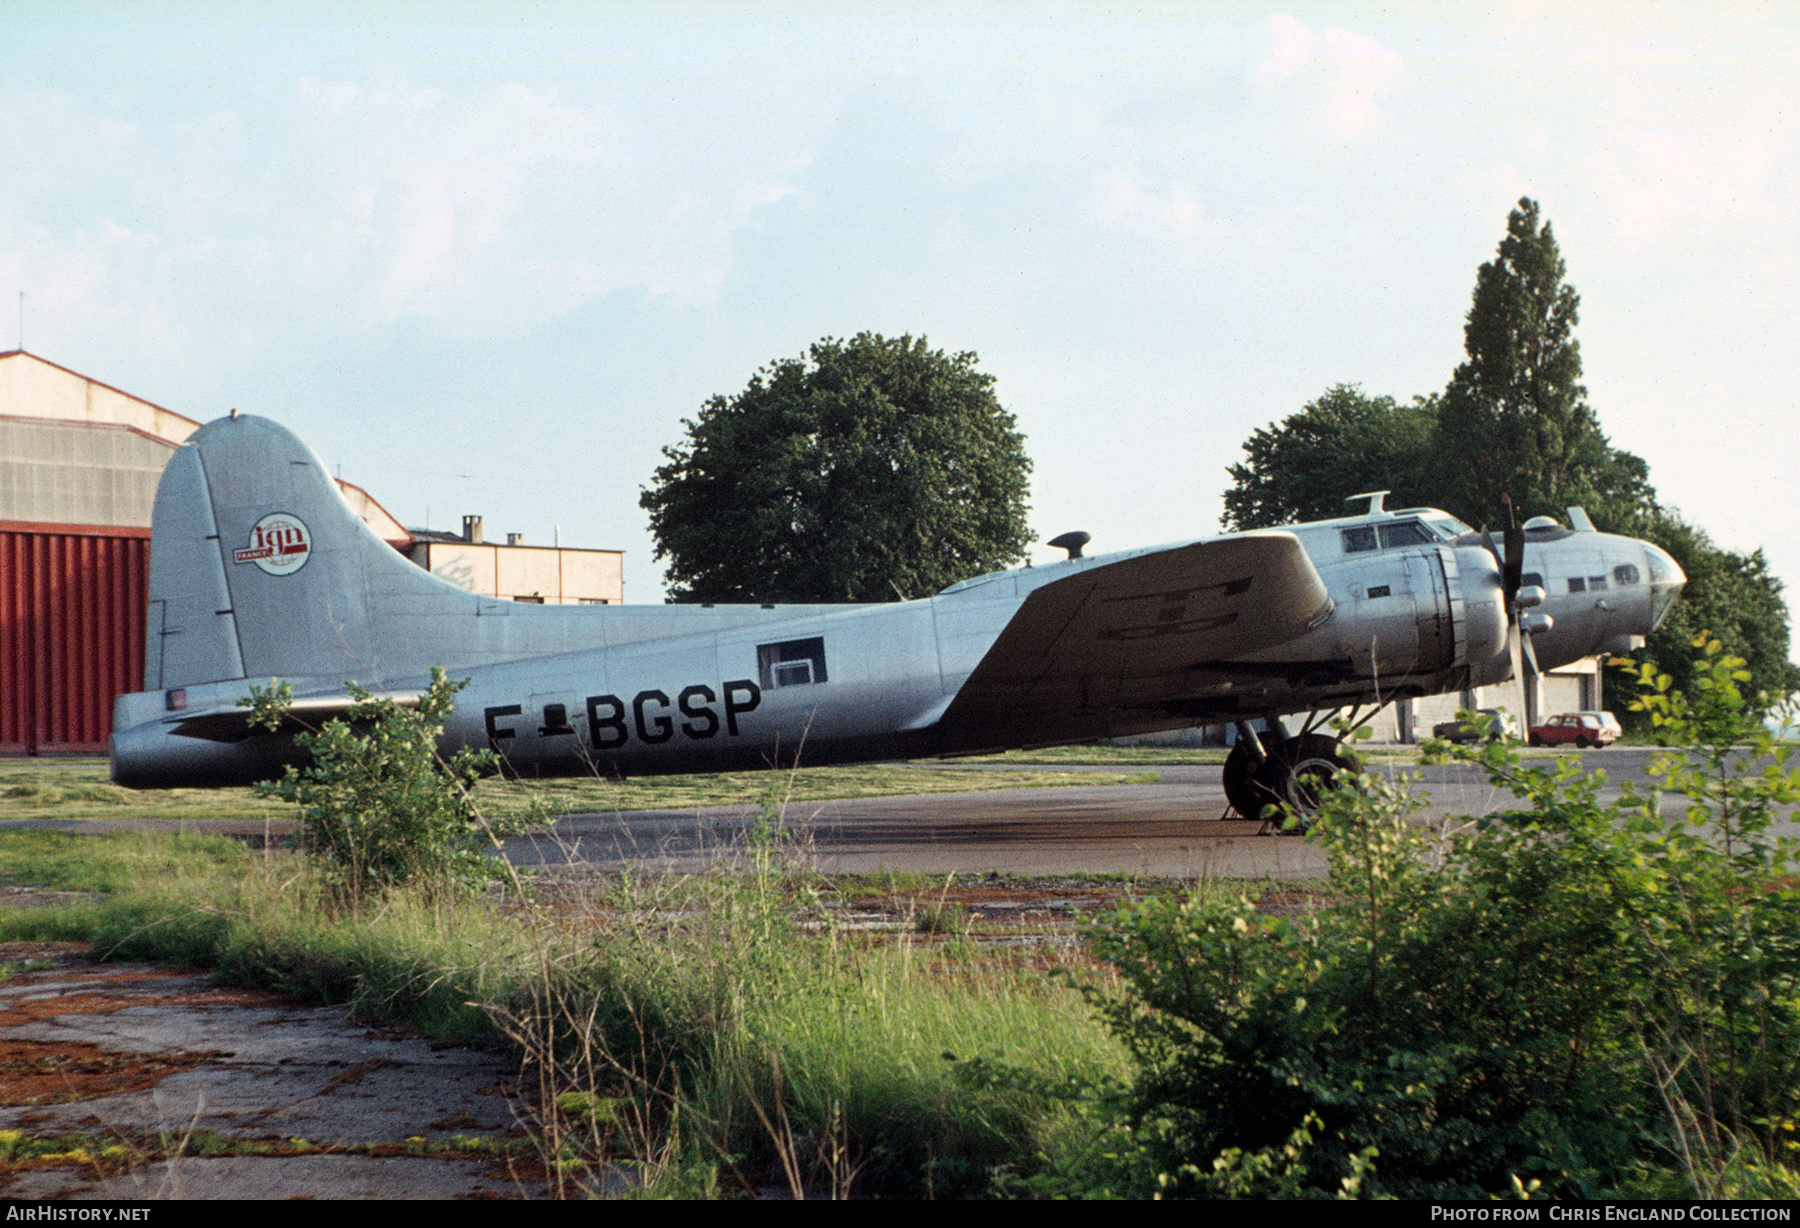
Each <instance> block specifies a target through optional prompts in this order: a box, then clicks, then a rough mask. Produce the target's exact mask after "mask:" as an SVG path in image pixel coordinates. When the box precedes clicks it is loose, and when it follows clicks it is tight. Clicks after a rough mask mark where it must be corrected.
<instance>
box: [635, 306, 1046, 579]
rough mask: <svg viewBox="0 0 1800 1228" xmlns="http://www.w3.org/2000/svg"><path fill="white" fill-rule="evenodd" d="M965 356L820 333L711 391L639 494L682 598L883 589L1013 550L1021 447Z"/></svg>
mask: <svg viewBox="0 0 1800 1228" xmlns="http://www.w3.org/2000/svg"><path fill="white" fill-rule="evenodd" d="M976 362H977V358H976V355H975V354H973V353H961V354H955V355H947V354H945V353H944V352H943V351H942V350H933V349H931V348H930V347H929V346H928V345H927V344H926V341H925V338H923V337H917V338H915V337H911V336H904V337H899V338H894V339H889V338H886V337H881V336H877V335H876V334H874V333H862V334H859V335H858V336H856V337H854V338H852V339H851V340H849V341H839V340H836V339H833V338H826V339H825V340H822V341H820V342H818V343H816V344H814V345H813V346H811V347H810V348H809V350H808V351H807V354H806V355H805V356H804V357H801V358H789V359H782V360H780V361H777V362H775V363H772V364H771V365H770V366H768V367H767V368H765V369H764V370H762V371H759V372H757V373H756V375H755V376H753V377H752V378H751V380H750V384H749V386H748V387H747V388H745V389H744V390H743V391H742V392H740V393H738V394H737V395H736V396H733V397H729V398H728V397H724V396H715V397H713V398H712V399H711V400H709V401H707V403H706V405H705V407H704V408H703V409H702V410H701V411H700V416H699V417H698V418H697V419H692V420H688V421H686V422H685V423H684V425H685V426H686V428H687V439H686V440H685V442H684V443H682V444H681V445H680V446H678V447H672V448H665V449H663V455H664V456H665V457H666V458H667V459H668V463H667V464H665V465H662V466H661V467H659V468H658V469H657V470H656V476H655V480H654V481H653V482H652V483H651V484H650V486H649V487H648V488H646V489H645V491H644V493H643V496H642V498H641V499H640V500H639V503H640V505H641V506H642V507H643V508H644V509H645V510H646V511H648V512H649V513H650V527H651V531H652V532H653V533H654V534H655V535H656V543H657V545H656V557H657V558H658V559H667V560H668V570H667V572H666V576H667V579H668V582H669V593H670V599H671V600H675V601H721V602H723V601H791V602H835V601H891V600H893V599H894V598H895V597H896V596H899V595H904V596H907V597H919V596H923V595H925V594H928V593H932V592H935V591H937V590H938V589H940V588H943V587H944V586H945V585H948V584H953V583H955V582H956V581H958V580H964V579H967V578H968V577H970V576H973V575H978V574H980V573H981V572H984V571H992V570H994V569H996V568H999V567H1004V566H1006V565H1008V564H1009V563H1012V562H1014V561H1016V560H1017V559H1018V558H1019V557H1021V556H1022V555H1023V553H1024V550H1025V547H1026V545H1027V544H1028V543H1029V541H1030V540H1031V538H1030V531H1029V529H1028V528H1027V527H1026V523H1025V513H1026V504H1025V494H1026V486H1027V479H1028V475H1029V474H1030V472H1031V461H1030V458H1028V457H1027V456H1026V455H1025V439H1024V436H1022V435H1021V434H1020V433H1019V432H1018V431H1017V430H1016V429H1015V421H1014V418H1013V416H1012V415H1011V414H1010V413H1008V412H1006V410H1005V409H1003V408H1001V405H1000V403H999V401H998V400H996V399H995V397H994V391H993V384H994V378H993V376H991V375H986V374H983V373H982V372H980V371H978V370H977V369H976V366H975V364H976Z"/></svg>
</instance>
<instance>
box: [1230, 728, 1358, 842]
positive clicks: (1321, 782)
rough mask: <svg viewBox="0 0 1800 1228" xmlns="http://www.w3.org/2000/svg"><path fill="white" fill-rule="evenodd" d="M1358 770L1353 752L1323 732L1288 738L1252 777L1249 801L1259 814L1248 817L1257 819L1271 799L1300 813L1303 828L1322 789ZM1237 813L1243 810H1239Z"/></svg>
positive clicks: (1317, 802) (1300, 827) (1271, 753)
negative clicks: (1251, 792) (1251, 799)
mask: <svg viewBox="0 0 1800 1228" xmlns="http://www.w3.org/2000/svg"><path fill="white" fill-rule="evenodd" d="M1361 770H1362V764H1361V763H1360V762H1359V761H1358V760H1357V758H1356V756H1355V754H1353V753H1352V752H1350V751H1348V750H1345V749H1344V747H1343V745H1342V744H1341V743H1339V742H1338V740H1337V739H1336V738H1331V737H1327V736H1325V735H1324V734H1322V733H1307V734H1301V735H1300V736H1299V737H1297V738H1289V739H1287V741H1285V742H1283V743H1282V744H1281V745H1280V746H1279V747H1278V748H1277V749H1275V750H1272V751H1271V752H1270V753H1269V756H1268V758H1267V759H1265V760H1264V761H1263V763H1262V765H1261V767H1260V768H1259V769H1258V770H1257V772H1256V773H1255V775H1254V776H1253V777H1252V779H1251V782H1250V784H1251V787H1252V789H1253V791H1254V798H1253V802H1252V804H1253V805H1255V806H1256V809H1257V811H1258V813H1257V814H1253V815H1250V816H1249V817H1251V818H1260V817H1261V814H1260V811H1261V810H1262V808H1263V807H1264V806H1267V805H1268V804H1269V803H1271V802H1274V803H1276V804H1278V805H1282V806H1286V807H1288V808H1289V809H1290V810H1292V811H1293V812H1294V814H1295V815H1297V816H1299V818H1300V820H1301V822H1300V824H1299V829H1300V830H1302V831H1304V830H1305V828H1306V819H1307V817H1308V816H1309V815H1311V814H1312V813H1313V812H1314V811H1315V810H1317V809H1318V808H1319V801H1320V799H1321V797H1322V796H1323V794H1324V792H1325V791H1326V790H1327V789H1330V788H1331V787H1332V786H1333V785H1335V784H1336V783H1337V781H1338V778H1339V777H1340V776H1343V775H1345V774H1347V773H1354V772H1360V771H1361ZM1234 804H1235V803H1234ZM1238 813H1240V814H1243V813H1245V812H1244V811H1243V810H1242V809H1240V810H1239V811H1238Z"/></svg>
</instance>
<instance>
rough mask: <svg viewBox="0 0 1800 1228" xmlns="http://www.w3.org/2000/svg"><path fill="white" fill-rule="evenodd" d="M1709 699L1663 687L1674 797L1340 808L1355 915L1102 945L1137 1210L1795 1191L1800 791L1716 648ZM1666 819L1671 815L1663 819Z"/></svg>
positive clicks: (1382, 795)
mask: <svg viewBox="0 0 1800 1228" xmlns="http://www.w3.org/2000/svg"><path fill="white" fill-rule="evenodd" d="M1699 646H1700V648H1701V653H1700V656H1701V664H1700V666H1699V667H1698V668H1697V670H1696V675H1695V677H1696V680H1697V681H1696V685H1695V687H1694V694H1693V695H1691V696H1689V697H1686V698H1684V697H1681V696H1679V695H1675V694H1672V693H1671V692H1670V691H1669V684H1668V679H1667V678H1665V677H1659V676H1656V675H1655V674H1654V673H1653V672H1646V673H1644V674H1643V675H1642V676H1640V679H1639V681H1640V685H1641V686H1642V687H1643V698H1642V700H1641V703H1642V704H1643V706H1644V709H1645V711H1647V712H1649V713H1650V714H1651V716H1652V718H1653V720H1654V722H1655V727H1656V728H1657V730H1658V733H1659V736H1660V738H1661V739H1662V741H1663V742H1664V744H1665V745H1666V746H1668V747H1671V748H1673V749H1672V751H1671V753H1668V754H1665V755H1663V756H1661V757H1660V758H1659V760H1658V761H1657V763H1656V765H1655V766H1654V767H1653V768H1652V773H1653V776H1654V777H1655V779H1657V780H1658V781H1659V782H1660V784H1661V786H1662V787H1661V788H1659V789H1655V790H1648V791H1639V790H1635V789H1631V788H1629V787H1627V788H1626V789H1625V790H1624V792H1623V795H1622V796H1619V797H1617V798H1615V799H1613V800H1610V801H1608V800H1605V799H1603V796H1602V789H1603V787H1604V785H1605V779H1604V775H1603V774H1601V773H1582V772H1581V771H1579V770H1578V769H1577V768H1576V767H1575V766H1574V765H1573V763H1570V762H1565V763H1564V764H1562V765H1561V766H1559V767H1557V768H1534V769H1525V768H1524V767H1522V766H1521V763H1520V761H1519V759H1518V756H1517V754H1516V750H1515V747H1516V744H1514V746H1512V747H1509V746H1504V745H1495V746H1490V747H1487V748H1485V749H1483V750H1480V751H1453V750H1450V749H1449V748H1442V751H1443V753H1446V754H1455V755H1457V756H1458V757H1461V758H1468V759H1473V760H1475V761H1477V762H1479V763H1480V764H1481V765H1482V766H1483V767H1484V768H1485V769H1486V771H1487V774H1488V776H1489V778H1490V779H1491V780H1492V781H1493V783H1495V784H1496V785H1498V786H1501V787H1504V788H1506V789H1509V790H1510V791H1511V792H1512V793H1513V794H1514V795H1515V796H1517V797H1518V798H1519V799H1520V801H1521V803H1522V804H1521V805H1520V806H1519V807H1518V808H1516V809H1514V810H1512V811H1510V812H1507V813H1502V814H1495V815H1490V816H1484V817H1481V818H1465V819H1460V820H1451V821H1448V822H1446V823H1444V824H1439V825H1431V824H1425V823H1421V822H1419V821H1418V820H1417V819H1416V817H1415V814H1414V812H1415V811H1416V810H1417V809H1418V806H1419V804H1418V803H1417V802H1416V801H1414V800H1413V799H1412V798H1411V797H1410V796H1409V794H1408V793H1407V792H1406V790H1405V788H1404V787H1397V786H1394V785H1392V784H1389V783H1388V782H1385V781H1382V780H1378V779H1370V778H1364V779H1362V780H1361V781H1360V790H1361V791H1354V790H1343V791H1340V792H1338V793H1336V794H1335V795H1333V796H1331V797H1330V798H1329V799H1328V800H1327V802H1326V804H1325V806H1324V807H1323V809H1322V811H1321V813H1320V814H1319V816H1318V818H1317V819H1316V821H1315V824H1314V827H1313V831H1314V836H1315V838H1316V839H1317V840H1319V841H1320V842H1321V843H1322V844H1323V845H1324V847H1325V850H1326V852H1327V854H1328V855H1329V857H1330V860H1331V867H1332V886H1333V896H1332V899H1331V902H1330V903H1328V904H1327V905H1325V906H1324V907H1322V908H1320V909H1318V910H1317V911H1315V912H1314V913H1312V914H1310V915H1307V916H1304V917H1300V918H1297V919H1292V920H1288V919H1278V918H1269V917H1264V916H1261V915H1259V914H1258V913H1257V911H1256V909H1255V907H1254V905H1253V903H1252V902H1251V901H1250V900H1249V899H1248V898H1239V899H1236V900H1228V899H1225V900H1222V899H1220V898H1219V897H1218V896H1217V895H1214V896H1212V897H1210V898H1207V899H1163V900H1153V901H1149V902H1147V903H1144V904H1140V905H1136V906H1134V907H1131V908H1128V909H1124V910H1121V911H1120V912H1119V913H1117V914H1116V915H1114V916H1113V917H1112V918H1110V919H1109V920H1108V921H1107V922H1105V923H1104V924H1103V925H1102V926H1100V927H1099V928H1098V929H1097V930H1096V931H1095V932H1094V935H1093V940H1094V943H1095V945H1096V947H1097V949H1098V950H1099V952H1100V953H1101V954H1102V955H1103V956H1105V957H1106V958H1107V959H1109V960H1110V961H1111V962H1112V963H1113V964H1114V965H1115V966H1116V967H1117V968H1118V970H1119V973H1120V976H1121V978H1122V980H1123V982H1124V990H1123V992H1115V991H1110V990H1105V989H1100V988H1092V989H1090V990H1089V995H1090V998H1091V999H1092V1000H1093V1001H1095V1002H1096V1003H1097V1004H1098V1006H1099V1008H1100V1010H1101V1011H1102V1013H1103V1015H1104V1017H1105V1018H1106V1019H1107V1021H1108V1022H1109V1024H1110V1025H1111V1027H1112V1028H1113V1030H1114V1031H1115V1032H1116V1034H1117V1035H1118V1036H1119V1037H1120V1038H1121V1040H1123V1041H1124V1043H1125V1044H1126V1045H1127V1046H1128V1047H1129V1049H1130V1050H1131V1053H1132V1056H1133V1058H1134V1061H1135V1065H1136V1075H1135V1077H1134V1079H1133V1080H1132V1081H1131V1083H1130V1085H1129V1086H1128V1087H1127V1088H1126V1089H1124V1091H1123V1093H1122V1095H1121V1096H1120V1098H1119V1101H1118V1103H1119V1106H1120V1108H1121V1110H1122V1120H1123V1123H1124V1126H1125V1128H1126V1130H1127V1131H1128V1133H1129V1145H1127V1146H1124V1147H1122V1148H1121V1149H1120V1150H1119V1151H1118V1153H1117V1159H1116V1162H1115V1164H1114V1167H1113V1169H1112V1171H1110V1172H1107V1173H1103V1174H1101V1179H1102V1180H1103V1181H1104V1183H1105V1184H1107V1185H1108V1186H1109V1188H1115V1189H1118V1190H1119V1191H1121V1192H1133V1193H1140V1194H1144V1193H1161V1194H1176V1195H1181V1194H1185V1195H1190V1196H1193V1195H1198V1196H1225V1197H1231V1196H1240V1197H1241V1196H1287V1197H1294V1196H1308V1195H1310V1196H1314V1197H1332V1196H1343V1195H1345V1194H1361V1195H1363V1196H1369V1195H1375V1196H1381V1195H1390V1196H1400V1197H1439V1198H1442V1197H1482V1196H1489V1195H1508V1194H1527V1193H1532V1192H1542V1193H1546V1194H1554V1195H1563V1196H1594V1195H1599V1194H1605V1193H1619V1192H1635V1193H1639V1194H1655V1193H1668V1194H1675V1193H1687V1194H1701V1195H1707V1194H1714V1195H1716V1194H1720V1193H1726V1192H1737V1193H1740V1194H1741V1193H1747V1192H1749V1191H1750V1190H1751V1189H1752V1188H1763V1189H1773V1188H1780V1187H1781V1185H1782V1182H1784V1181H1791V1180H1792V1174H1789V1173H1786V1170H1784V1169H1782V1168H1780V1166H1779V1165H1780V1162H1781V1161H1782V1160H1784V1159H1785V1158H1786V1154H1787V1152H1786V1151H1785V1147H1786V1142H1785V1140H1786V1139H1787V1138H1788V1137H1791V1135H1790V1131H1791V1129H1792V1125H1791V1123H1792V1122H1793V1121H1794V1120H1795V1119H1796V1117H1797V1116H1800V1103H1797V1100H1800V1068H1797V1063H1800V1004H1797V997H1800V911H1797V909H1800V891H1797V890H1796V887H1795V879H1794V877H1793V872H1794V869H1795V848H1794V846H1793V844H1792V842H1790V841H1787V840H1783V839H1779V838H1777V837H1776V836H1775V835H1774V834H1773V832H1772V826H1773V824H1774V822H1775V821H1776V819H1777V818H1778V817H1779V812H1778V808H1779V807H1781V806H1786V805H1791V804H1793V803H1794V802H1795V801H1796V800H1800V773H1796V772H1795V771H1793V770H1790V769H1789V767H1788V763H1787V759H1788V751H1787V749H1786V748H1784V747H1779V746H1777V745H1775V744H1774V742H1773V739H1772V738H1771V737H1770V735H1769V733H1768V731H1767V730H1766V729H1765V728H1764V727H1763V725H1762V723H1761V721H1760V720H1759V719H1758V717H1757V713H1756V710H1755V709H1754V708H1753V707H1752V706H1751V705H1748V704H1746V703H1745V701H1744V699H1743V697H1742V695H1741V694H1740V693H1739V691H1738V684H1739V683H1740V682H1742V681H1745V680H1746V679H1747V677H1748V675H1747V674H1746V673H1745V672H1744V670H1743V668H1742V663H1741V662H1739V661H1737V660H1735V659H1734V658H1731V657H1729V656H1728V655H1725V654H1723V653H1722V652H1721V651H1720V649H1719V648H1718V646H1717V644H1716V642H1713V643H1705V644H1702V645H1699ZM1665 797H1667V798H1669V801H1670V803H1671V804H1670V807H1669V809H1670V812H1669V813H1668V814H1666V815H1665V814H1664V813H1663V806H1664V801H1665Z"/></svg>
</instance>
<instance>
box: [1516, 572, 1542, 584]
mask: <svg viewBox="0 0 1800 1228" xmlns="http://www.w3.org/2000/svg"><path fill="white" fill-rule="evenodd" d="M1519 586H1520V587H1521V588H1543V587H1544V577H1542V576H1540V575H1538V573H1537V572H1535V571H1528V572H1526V573H1525V574H1524V575H1522V576H1520V577H1519Z"/></svg>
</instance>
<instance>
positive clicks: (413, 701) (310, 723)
mask: <svg viewBox="0 0 1800 1228" xmlns="http://www.w3.org/2000/svg"><path fill="white" fill-rule="evenodd" d="M423 695H424V692H423V691H394V692H389V693H387V694H383V695H379V696H376V698H378V699H391V700H393V701H394V703H395V704H397V705H399V706H400V707H402V708H416V707H418V706H419V700H420V698H421V697H422V696H423ZM367 702H369V701H368V700H363V699H357V698H356V697H355V696H353V695H313V696H309V697H308V698H306V699H296V700H294V701H293V703H291V704H290V705H289V706H288V709H287V711H286V712H285V713H283V714H282V718H281V724H280V727H279V728H278V729H275V730H270V729H269V728H268V726H266V725H254V724H252V723H251V720H252V718H251V715H250V709H248V708H240V707H236V706H233V707H230V708H215V709H213V710H212V711H210V712H195V713H185V712H184V713H180V714H177V715H175V716H171V717H169V718H168V719H167V720H166V721H164V722H163V723H164V724H166V725H169V726H172V728H171V729H170V730H169V732H170V733H173V734H175V735H176V736H178V737H183V738H203V739H205V740H206V741H208V742H242V741H243V740H244V739H245V738H248V737H252V736H254V735H256V734H259V733H270V732H276V733H305V732H311V731H316V730H318V729H321V728H323V727H324V726H325V724H326V723H327V722H329V721H333V720H341V719H343V718H344V717H347V716H349V714H350V710H351V709H352V708H354V707H356V706H357V705H358V704H361V703H367Z"/></svg>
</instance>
